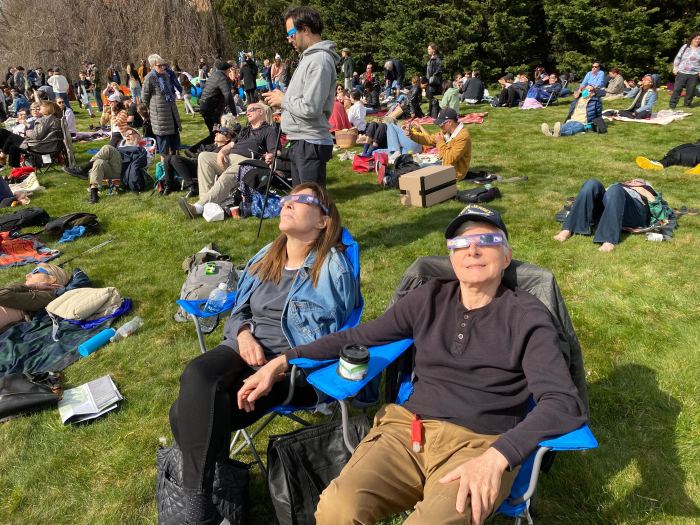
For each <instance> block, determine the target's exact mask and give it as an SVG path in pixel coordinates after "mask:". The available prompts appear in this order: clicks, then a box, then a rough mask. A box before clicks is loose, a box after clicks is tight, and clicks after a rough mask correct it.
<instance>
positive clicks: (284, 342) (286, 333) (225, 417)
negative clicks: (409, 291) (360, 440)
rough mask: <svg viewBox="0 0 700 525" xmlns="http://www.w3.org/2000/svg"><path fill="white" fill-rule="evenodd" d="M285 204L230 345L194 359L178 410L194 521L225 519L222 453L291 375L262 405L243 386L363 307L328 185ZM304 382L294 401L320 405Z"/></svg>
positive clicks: (310, 186)
mask: <svg viewBox="0 0 700 525" xmlns="http://www.w3.org/2000/svg"><path fill="white" fill-rule="evenodd" d="M282 203H283V204H282V210H281V213H280V222H279V229H280V235H279V236H278V237H277V239H276V240H275V241H274V242H273V243H272V244H270V245H268V246H265V247H264V248H263V249H262V250H260V251H259V252H258V253H257V254H256V255H255V256H254V257H253V258H252V259H251V260H250V261H248V264H247V265H246V268H245V270H244V272H243V275H242V276H241V278H240V280H239V282H238V289H237V295H236V303H235V305H234V307H233V310H232V312H231V316H230V317H229V319H228V320H227V321H226V325H225V327H224V341H223V343H222V344H221V345H219V346H217V347H216V348H214V349H213V350H210V351H208V352H207V353H206V354H202V355H200V356H199V357H197V358H195V359H194V360H192V361H191V362H190V364H188V365H187V368H185V371H184V372H183V374H182V376H181V378H180V393H179V395H178V398H177V400H176V401H175V403H174V404H173V406H172V408H171V410H170V424H171V427H172V431H173V436H174V437H175V441H176V442H177V444H178V445H179V447H180V449H181V450H182V458H183V472H182V475H183V478H182V480H183V486H184V489H185V493H186V494H187V499H186V501H185V502H184V503H185V506H186V513H187V520H188V521H187V523H198V524H204V523H212V524H214V523H215V524H217V525H218V523H219V522H220V521H221V518H220V517H218V515H217V513H216V510H215V509H214V505H213V503H212V483H213V478H214V467H215V464H216V461H217V459H218V458H221V457H226V456H227V455H228V450H229V448H228V446H229V442H230V440H231V432H232V431H233V430H238V429H242V428H245V427H247V426H249V425H251V424H252V423H254V422H255V421H257V420H258V419H260V418H261V417H262V416H263V415H265V414H266V413H267V411H268V410H269V409H270V408H271V407H274V406H276V405H279V404H281V403H282V402H283V401H284V399H285V398H286V397H287V393H288V389H289V377H288V376H286V375H284V374H278V375H276V376H275V377H274V378H271V383H270V384H269V389H268V390H267V391H266V394H267V395H266V396H265V397H264V398H262V399H260V400H258V402H257V403H255V404H253V403H252V402H251V403H246V404H245V406H243V405H242V404H241V402H240V401H238V402H237V401H236V393H237V392H239V391H240V390H241V389H242V388H245V385H246V384H247V383H248V381H249V378H250V377H251V376H253V375H254V374H255V372H256V369H258V368H259V367H262V366H264V365H266V364H267V363H269V362H274V361H276V358H277V357H278V356H279V355H283V354H284V353H285V352H288V351H289V350H290V349H291V348H294V347H296V346H300V345H304V344H307V343H310V342H312V341H314V340H316V339H318V338H319V337H321V336H323V335H326V334H329V333H332V332H335V331H336V330H339V329H340V328H341V327H342V326H343V325H344V324H345V322H346V320H347V318H348V317H349V316H350V314H351V313H352V310H353V309H354V306H355V298H356V292H355V290H356V283H355V279H354V276H353V270H352V266H351V265H350V262H349V261H348V259H347V258H346V256H345V255H344V254H343V252H342V244H341V240H340V235H341V223H340V215H339V213H338V210H337V208H336V206H335V203H334V202H333V200H332V199H331V198H330V195H329V194H328V191H327V190H326V189H325V188H323V187H321V186H319V185H318V184H316V183H305V184H300V185H298V186H296V187H295V188H293V189H292V191H291V193H290V194H289V195H288V196H286V197H284V198H283V199H282ZM302 383H303V384H301V385H300V384H299V382H298V381H297V386H296V389H295V395H294V398H293V399H292V402H291V404H292V405H295V406H312V405H314V404H315V402H316V400H317V397H316V393H315V391H314V389H313V388H312V387H311V386H309V385H308V384H306V382H305V381H302ZM251 401H252V400H251Z"/></svg>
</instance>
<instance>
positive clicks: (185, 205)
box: [177, 197, 197, 219]
mask: <svg viewBox="0 0 700 525" xmlns="http://www.w3.org/2000/svg"><path fill="white" fill-rule="evenodd" d="M177 203H178V204H179V205H180V209H181V210H182V213H184V214H185V217H186V218H188V219H194V217H195V215H197V214H196V213H195V209H194V206H192V205H191V204H190V203H189V202H187V199H185V198H184V197H180V198H179V199H178V200H177Z"/></svg>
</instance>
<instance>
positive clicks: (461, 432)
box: [237, 204, 587, 525]
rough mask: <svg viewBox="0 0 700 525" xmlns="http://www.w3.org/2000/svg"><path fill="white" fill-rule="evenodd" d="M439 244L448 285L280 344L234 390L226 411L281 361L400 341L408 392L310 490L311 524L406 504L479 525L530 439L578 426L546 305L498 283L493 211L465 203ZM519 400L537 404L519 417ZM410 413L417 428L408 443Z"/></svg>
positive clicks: (252, 404) (356, 518)
mask: <svg viewBox="0 0 700 525" xmlns="http://www.w3.org/2000/svg"><path fill="white" fill-rule="evenodd" d="M445 238H446V239H447V248H448V249H449V251H450V262H451V263H452V268H453V269H454V272H455V274H456V276H457V279H456V280H440V279H434V280H431V281H429V282H427V283H426V284H424V285H423V286H420V287H419V288H416V289H414V290H411V291H409V292H408V293H407V294H406V295H405V296H404V297H403V298H401V299H400V300H399V301H398V302H397V303H396V304H395V305H394V306H392V307H391V308H389V309H388V310H387V311H386V312H385V313H384V314H383V315H382V316H380V317H379V318H378V319H375V320H373V321H370V322H368V323H364V324H362V325H360V326H358V327H356V328H351V329H349V330H344V331H342V332H337V333H333V334H330V335H328V336H325V337H323V338H321V339H319V340H318V341H315V342H313V343H310V344H307V345H300V346H295V347H293V348H291V349H289V350H287V351H285V352H284V353H283V354H282V355H281V356H279V357H277V358H275V359H273V360H271V361H270V362H269V363H267V364H266V365H265V366H263V367H262V368H260V369H259V370H258V371H257V372H256V373H255V374H254V375H253V376H252V377H249V378H248V380H247V381H246V382H245V383H244V384H243V386H242V387H241V389H240V390H239V392H238V396H237V401H238V407H239V409H243V410H246V411H248V410H256V411H257V410H260V407H259V405H260V403H265V404H267V402H266V396H267V393H268V392H270V391H271V389H272V388H274V387H275V385H276V384H277V378H278V377H280V374H284V373H285V372H286V371H287V370H288V368H289V364H288V362H289V360H291V359H295V358H298V357H304V358H309V359H329V358H337V357H338V355H339V353H340V351H341V349H342V348H343V346H344V345H346V344H348V343H351V342H352V343H356V344H361V345H365V346H368V347H369V346H375V345H382V344H386V343H391V342H393V341H397V340H400V339H404V338H412V339H413V341H414V344H415V348H416V350H415V352H416V354H415V355H416V357H415V368H414V370H413V373H414V376H415V379H414V380H413V392H412V394H411V395H410V397H409V398H408V400H407V401H406V402H405V403H404V404H403V405H402V406H399V405H396V404H388V405H385V406H383V407H382V408H381V409H380V410H379V412H377V415H376V417H375V421H374V426H373V427H372V429H371V430H370V432H369V434H368V435H367V436H366V437H365V438H364V439H363V440H362V442H361V443H360V444H359V445H358V447H357V448H356V449H355V452H354V453H353V455H352V457H351V458H350V461H349V462H348V464H347V465H346V466H345V467H344V468H343V470H342V472H341V473H340V475H339V476H338V477H337V478H336V479H335V480H333V481H332V482H331V484H330V485H329V486H328V487H327V488H326V489H325V490H324V491H323V493H322V494H321V499H320V502H319V504H318V507H317V509H316V523H317V524H318V525H331V524H332V525H342V524H354V523H364V524H369V523H375V522H377V521H379V520H381V519H382V518H385V517H388V516H391V515H393V514H396V513H398V512H401V511H403V510H408V509H413V514H412V515H411V517H409V518H408V520H407V521H406V523H409V522H410V523H431V524H439V523H474V524H481V523H482V522H483V520H484V519H486V517H488V515H489V514H490V513H491V512H492V510H493V509H495V508H497V506H498V505H499V504H500V503H501V502H502V501H503V500H504V499H505V498H506V497H507V495H508V493H509V492H510V489H511V485H512V482H513V479H514V478H515V476H516V474H517V471H518V468H519V466H520V464H521V463H522V462H523V460H524V459H525V458H526V457H527V456H528V455H529V454H530V453H531V452H533V451H534V450H535V449H536V448H537V446H538V443H539V442H540V441H541V440H542V439H545V438H547V437H551V436H556V435H559V434H563V433H566V432H569V431H571V430H574V429H576V428H578V427H579V426H581V425H582V424H584V423H585V422H586V420H587V418H586V415H585V413H586V409H585V406H584V404H583V402H582V401H581V399H580V397H579V395H578V391H577V389H576V387H575V386H574V383H573V381H572V379H571V375H570V373H569V369H568V365H567V363H566V361H565V359H564V356H563V354H562V352H561V350H560V349H559V343H558V337H557V331H556V329H555V327H554V325H553V323H552V319H551V316H550V313H549V311H548V310H547V308H546V307H545V305H544V304H542V303H541V302H540V301H539V300H538V299H536V298H535V297H533V296H532V295H530V294H529V293H527V292H525V291H522V290H520V289H517V288H516V289H514V290H511V289H509V288H506V287H505V286H504V285H503V284H502V275H503V272H504V270H505V269H506V268H507V267H508V265H509V264H510V262H511V260H512V250H511V248H510V247H509V245H508V233H507V230H506V226H505V224H504V223H503V220H502V219H501V216H500V214H499V213H498V212H497V211H495V210H492V209H490V208H486V207H484V206H481V205H474V204H472V205H469V206H467V207H466V208H464V209H463V210H462V212H461V213H460V215H459V216H458V217H456V218H455V219H453V220H452V221H451V222H450V224H449V225H448V227H447V229H446V231H445ZM531 398H532V399H534V401H535V402H536V403H537V405H536V406H535V408H534V409H533V410H532V411H531V412H529V413H527V407H528V403H529V401H530V399H531ZM414 418H418V420H419V424H420V425H421V427H422V433H421V439H420V440H419V441H418V442H417V443H416V444H414V443H413V439H412V432H411V429H412V423H413V421H414Z"/></svg>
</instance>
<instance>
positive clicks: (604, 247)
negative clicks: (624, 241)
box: [598, 242, 615, 252]
mask: <svg viewBox="0 0 700 525" xmlns="http://www.w3.org/2000/svg"><path fill="white" fill-rule="evenodd" d="M614 249H615V245H614V244H613V243H611V242H604V243H603V244H601V245H600V248H598V251H599V252H611V251H613V250H614Z"/></svg>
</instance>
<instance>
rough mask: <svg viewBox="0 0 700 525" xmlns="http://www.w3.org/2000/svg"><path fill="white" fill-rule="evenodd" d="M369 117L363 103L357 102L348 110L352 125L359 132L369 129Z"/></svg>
mask: <svg viewBox="0 0 700 525" xmlns="http://www.w3.org/2000/svg"><path fill="white" fill-rule="evenodd" d="M366 116H367V109H366V108H365V106H364V104H363V103H362V102H359V101H358V102H355V103H354V104H353V105H352V106H350V109H348V120H350V124H352V127H353V128H356V129H357V131H364V130H365V128H366V127H367V122H365V117H366Z"/></svg>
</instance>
